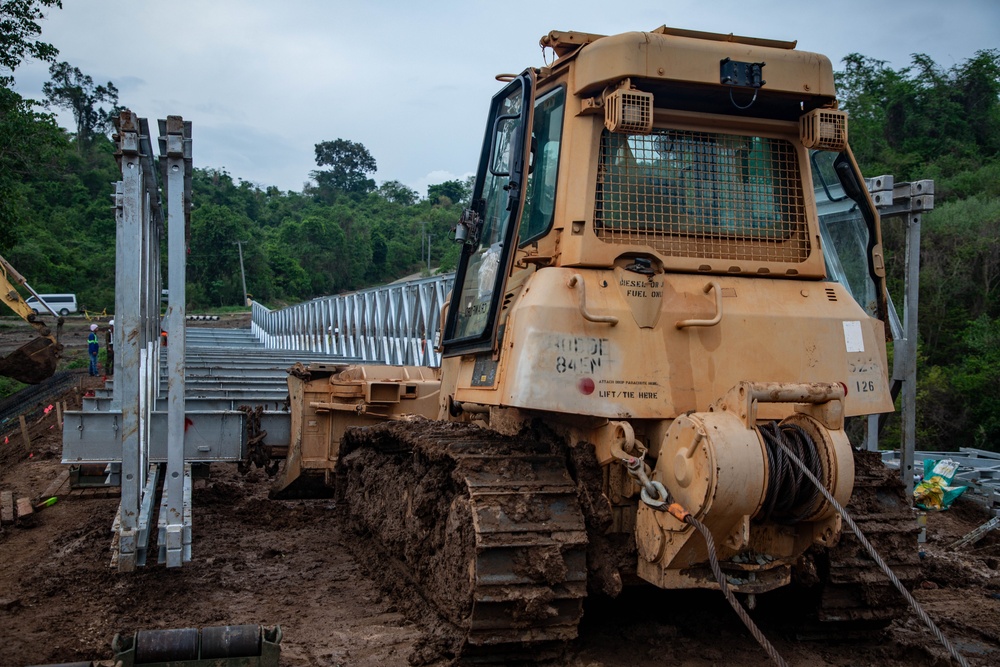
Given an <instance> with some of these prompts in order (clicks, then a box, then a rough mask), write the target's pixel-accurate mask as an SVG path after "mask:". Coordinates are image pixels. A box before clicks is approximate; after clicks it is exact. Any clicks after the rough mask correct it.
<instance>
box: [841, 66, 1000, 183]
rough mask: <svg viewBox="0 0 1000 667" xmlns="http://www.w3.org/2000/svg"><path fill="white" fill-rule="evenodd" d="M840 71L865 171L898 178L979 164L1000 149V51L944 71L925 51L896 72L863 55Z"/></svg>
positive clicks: (853, 135)
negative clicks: (933, 167)
mask: <svg viewBox="0 0 1000 667" xmlns="http://www.w3.org/2000/svg"><path fill="white" fill-rule="evenodd" d="M844 65H845V67H844V71H842V72H838V73H837V85H838V90H839V92H840V95H841V97H842V100H843V107H844V108H845V109H846V110H847V111H848V113H849V116H850V118H849V131H850V136H851V147H852V149H853V150H854V153H855V156H856V157H857V158H858V160H859V162H861V164H862V166H863V168H864V169H865V173H868V174H880V173H885V174H893V175H894V176H896V178H897V179H898V180H908V179H916V178H928V177H932V178H936V177H938V175H931V176H928V173H927V166H928V164H935V165H936V167H937V169H938V170H940V175H941V176H949V175H951V174H954V173H957V172H959V171H964V170H967V169H976V168H978V167H979V166H980V165H981V164H982V162H983V160H984V159H987V158H990V157H994V156H996V155H997V154H998V152H1000V107H998V105H997V96H998V95H1000V51H998V50H995V49H991V50H983V51H978V52H977V53H976V55H975V56H974V57H973V58H971V59H969V60H967V61H965V62H964V63H962V64H960V65H956V66H954V67H952V68H951V69H949V70H947V71H945V70H943V69H941V68H940V67H938V66H937V65H936V64H935V63H934V61H932V60H931V59H930V58H929V57H928V56H926V55H923V54H915V55H914V56H913V60H912V64H911V66H910V67H907V68H904V69H901V70H899V71H895V70H893V69H891V68H887V67H886V66H885V62H884V61H880V60H875V59H873V58H868V57H866V56H862V55H860V54H857V53H852V54H851V55H849V56H847V57H846V58H844Z"/></svg>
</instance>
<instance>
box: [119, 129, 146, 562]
mask: <svg viewBox="0 0 1000 667" xmlns="http://www.w3.org/2000/svg"><path fill="white" fill-rule="evenodd" d="M118 134H119V142H120V153H121V157H120V159H121V163H120V164H121V171H122V180H121V182H120V183H119V184H118V186H117V197H118V201H117V216H116V217H117V221H116V222H117V224H116V227H117V240H116V247H115V257H116V265H115V266H116V270H115V315H116V317H117V319H116V320H115V326H116V328H117V329H119V330H120V331H121V332H122V336H121V341H122V344H121V346H120V347H119V348H118V349H117V350H116V356H117V357H118V359H117V360H116V361H117V364H116V365H117V366H118V368H117V369H116V372H115V375H116V377H115V391H116V393H118V398H119V399H120V400H121V410H122V423H121V428H120V431H119V434H120V438H121V446H122V479H121V506H120V528H119V533H118V534H119V541H118V569H119V570H120V571H122V572H131V571H132V570H134V569H135V566H136V530H137V525H138V517H139V493H140V488H141V483H142V481H141V478H142V475H143V474H144V472H145V471H144V470H143V468H142V463H143V462H142V461H141V451H140V446H139V430H140V416H139V409H140V406H139V402H140V396H139V395H140V384H141V378H140V377H139V365H140V356H141V355H142V353H143V352H144V350H143V349H142V343H143V336H142V331H141V329H142V327H143V326H144V324H145V323H144V322H142V320H141V319H140V317H139V302H140V298H141V287H142V236H143V234H142V223H143V220H142V212H143V201H142V192H143V191H142V185H143V184H142V167H141V165H140V162H139V125H138V118H137V117H136V116H135V114H133V113H131V112H129V111H124V112H122V113H121V115H120V117H119V127H118Z"/></svg>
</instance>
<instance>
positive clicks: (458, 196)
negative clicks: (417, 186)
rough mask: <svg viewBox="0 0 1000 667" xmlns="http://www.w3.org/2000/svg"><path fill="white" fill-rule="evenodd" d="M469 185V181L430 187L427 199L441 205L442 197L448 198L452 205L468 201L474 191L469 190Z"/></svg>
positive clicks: (457, 181) (455, 181)
mask: <svg viewBox="0 0 1000 667" xmlns="http://www.w3.org/2000/svg"><path fill="white" fill-rule="evenodd" d="M467 183H468V182H467V181H459V180H454V181H445V182H444V183H438V184H437V185H430V186H428V187H427V199H428V200H429V201H430V202H431V203H432V204H437V203H439V202H440V201H441V198H442V197H447V198H448V201H449V202H450V203H452V204H460V203H462V202H465V201H468V199H469V196H470V195H471V194H472V190H470V189H469V187H468V185H467Z"/></svg>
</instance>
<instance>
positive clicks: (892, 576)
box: [692, 429, 969, 667]
mask: <svg viewBox="0 0 1000 667" xmlns="http://www.w3.org/2000/svg"><path fill="white" fill-rule="evenodd" d="M772 432H774V430H772ZM777 432H778V434H779V436H780V437H779V438H778V440H777V444H778V446H779V447H781V449H782V450H783V451H784V452H785V454H786V455H787V456H788V457H789V459H791V461H792V462H793V463H794V464H795V465H797V466H798V467H799V469H800V470H801V471H802V474H803V475H805V477H806V478H807V479H808V480H809V481H810V482H812V483H813V484H814V485H815V486H816V488H817V489H818V490H819V492H820V493H821V494H823V497H824V498H826V500H827V502H829V503H830V505H831V506H832V507H833V508H834V509H835V510H837V513H838V514H840V517H841V518H842V519H843V520H844V523H846V524H847V525H848V527H849V528H850V529H851V531H852V532H853V533H854V535H855V536H856V537H857V538H858V541H859V542H860V543H861V545H862V546H863V547H864V548H865V551H867V552H868V555H869V556H871V558H872V560H874V561H875V563H876V564H877V565H878V567H879V569H880V570H882V572H883V573H884V574H885V575H886V576H887V577H888V578H889V581H891V582H892V585H893V586H895V587H896V590H898V591H899V592H900V594H901V595H902V596H903V598H904V599H905V600H906V601H907V603H909V605H910V607H911V608H912V609H913V611H914V612H915V613H916V614H917V617H919V618H920V620H921V621H923V622H924V624H925V625H926V626H927V627H928V628H929V629H930V631H931V632H932V633H933V634H934V637H936V638H937V640H938V641H939V642H940V643H941V645H942V646H944V647H945V648H946V649H947V650H948V653H949V654H950V655H951V657H952V658H954V660H955V662H957V663H958V664H959V665H962V667H969V663H968V662H966V660H965V658H964V657H963V656H962V654H961V653H959V652H958V651H957V650H955V648H954V647H953V646H952V645H951V642H949V641H948V639H947V638H946V637H945V636H944V634H943V633H942V632H941V630H940V629H938V627H937V625H936V624H935V623H934V621H932V620H931V618H930V616H928V615H927V612H925V611H924V609H923V607H921V606H920V603H919V602H917V601H916V600H915V599H914V598H913V596H912V595H910V592H909V591H908V590H906V587H905V586H903V583H902V582H901V581H900V580H899V577H897V576H896V573H895V572H893V571H892V570H891V569H890V568H889V566H888V565H887V564H886V562H885V561H884V560H883V559H882V557H881V556H880V555H879V554H878V552H876V551H875V547H873V546H872V544H871V542H869V541H868V539H867V538H866V537H865V536H864V534H863V533H862V532H861V529H860V528H858V526H857V524H856V523H854V519H852V518H851V517H850V515H848V513H847V511H846V510H845V509H844V508H843V507H842V506H841V505H840V503H838V502H837V500H836V499H835V498H834V497H833V496H832V495H831V494H830V492H829V491H827V490H826V487H825V486H823V483H822V482H821V481H820V480H819V478H817V477H816V475H814V474H813V473H812V472H811V471H810V470H809V468H808V467H807V466H806V464H805V463H804V462H803V461H802V460H801V459H800V458H799V457H798V456H796V455H795V453H793V452H792V450H791V448H790V447H789V446H788V444H787V440H786V437H785V431H784V430H780V429H779V430H777ZM692 525H693V524H692Z"/></svg>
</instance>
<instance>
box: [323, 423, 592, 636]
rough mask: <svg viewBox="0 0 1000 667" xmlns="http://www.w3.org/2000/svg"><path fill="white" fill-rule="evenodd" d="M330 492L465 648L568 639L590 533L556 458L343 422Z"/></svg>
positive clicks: (494, 439)
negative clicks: (334, 482)
mask: <svg viewBox="0 0 1000 667" xmlns="http://www.w3.org/2000/svg"><path fill="white" fill-rule="evenodd" d="M341 452H342V457H341V459H340V464H339V468H338V485H337V486H338V496H339V498H340V501H341V502H340V503H338V504H340V505H342V506H343V505H346V507H347V509H346V512H347V515H348V519H349V522H350V523H351V525H352V526H353V527H354V528H355V530H357V531H359V532H361V533H365V534H367V535H368V536H370V537H372V538H374V539H375V540H376V541H377V543H378V545H379V546H380V547H381V549H382V551H383V553H384V554H385V555H386V556H388V557H389V558H390V559H392V560H393V561H394V565H395V566H396V567H398V568H399V569H402V570H404V571H405V573H406V575H405V576H406V578H407V579H408V580H409V581H410V583H412V584H414V585H416V586H417V587H418V588H419V589H420V590H421V591H422V595H423V596H424V597H425V599H427V600H428V601H429V602H431V603H432V604H433V606H434V607H435V608H436V609H437V611H438V612H439V614H440V615H441V616H442V617H444V618H445V619H446V620H447V621H449V622H450V623H451V624H452V625H454V626H455V627H456V628H458V629H459V630H460V631H461V633H462V634H463V637H464V639H463V644H464V645H463V647H462V651H463V653H466V654H468V653H477V652H480V653H481V652H483V651H484V650H485V651H487V652H489V653H495V652H501V653H502V652H505V651H506V650H508V649H509V650H514V649H515V648H517V649H523V647H524V645H525V644H526V643H528V644H531V645H544V644H547V643H549V642H553V641H561V640H568V639H572V638H574V637H576V634H577V625H578V623H579V621H580V618H581V617H582V615H583V598H584V597H585V595H586V588H587V581H586V578H587V563H586V546H587V536H586V529H585V526H584V518H583V513H582V511H581V509H580V506H579V502H578V500H577V489H576V485H575V483H574V482H573V480H572V479H571V478H570V476H569V473H568V472H567V470H566V460H565V455H564V453H562V452H560V451H559V450H558V448H556V447H548V446H547V443H545V442H540V441H538V440H534V439H532V437H531V436H528V435H524V434H522V435H519V436H517V437H513V438H511V437H505V436H501V435H497V434H495V433H492V432H489V431H486V430H483V429H480V428H478V427H475V426H470V425H464V424H443V423H436V422H430V421H427V420H415V421H408V422H387V423H385V424H380V425H377V426H374V427H366V428H358V429H351V430H349V431H348V433H347V435H346V436H345V438H344V441H343V445H342V450H341Z"/></svg>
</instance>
